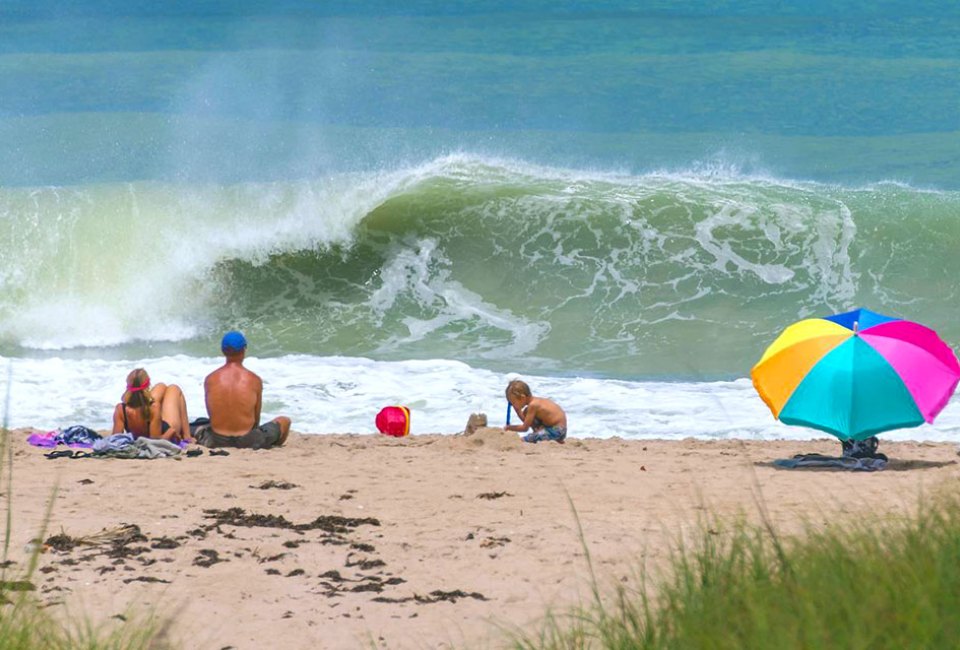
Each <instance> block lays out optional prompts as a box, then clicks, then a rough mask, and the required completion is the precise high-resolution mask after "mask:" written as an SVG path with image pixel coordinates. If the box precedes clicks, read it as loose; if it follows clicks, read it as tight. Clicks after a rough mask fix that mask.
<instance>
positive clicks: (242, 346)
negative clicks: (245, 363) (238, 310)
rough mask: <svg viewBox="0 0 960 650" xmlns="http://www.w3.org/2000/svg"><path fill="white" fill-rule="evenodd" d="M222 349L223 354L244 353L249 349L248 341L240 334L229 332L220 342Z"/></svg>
mask: <svg viewBox="0 0 960 650" xmlns="http://www.w3.org/2000/svg"><path fill="white" fill-rule="evenodd" d="M220 349H221V350H222V351H223V352H242V351H244V350H246V349H247V339H245V338H243V334H241V333H240V332H236V331H233V332H227V333H226V334H224V335H223V340H222V341H220Z"/></svg>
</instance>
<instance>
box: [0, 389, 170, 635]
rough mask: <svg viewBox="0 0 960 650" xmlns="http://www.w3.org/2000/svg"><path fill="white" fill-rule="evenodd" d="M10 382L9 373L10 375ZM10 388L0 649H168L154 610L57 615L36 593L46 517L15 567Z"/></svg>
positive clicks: (0, 440)
mask: <svg viewBox="0 0 960 650" xmlns="http://www.w3.org/2000/svg"><path fill="white" fill-rule="evenodd" d="M8 387H9V376H8ZM9 407H10V396H9V388H8V390H7V397H6V403H5V408H4V421H3V428H2V429H0V486H2V487H0V490H2V494H3V502H4V507H5V510H6V512H5V517H4V536H3V551H2V560H0V650H37V649H38V648H43V649H44V650H141V649H142V650H147V649H149V650H166V649H167V648H170V647H172V645H171V644H170V643H169V640H168V638H167V626H166V625H164V624H162V623H161V621H160V620H159V619H158V618H157V617H155V616H153V615H151V614H149V613H148V614H146V615H144V614H142V613H138V612H130V613H129V614H125V615H122V616H120V617H115V618H117V620H114V621H111V622H108V623H103V624H100V625H94V624H92V623H91V621H90V619H89V618H88V617H85V616H67V617H66V619H65V620H61V619H58V618H55V617H54V616H52V615H51V613H50V612H49V611H48V610H47V609H45V608H44V607H43V605H42V604H41V603H40V602H39V601H38V599H37V598H36V590H37V588H36V585H35V583H34V576H35V575H36V570H37V564H38V561H39V555H40V552H41V551H42V544H41V543H40V541H39V540H42V539H43V538H44V533H45V528H46V523H44V526H43V528H42V529H41V530H40V531H37V535H36V537H35V538H34V540H35V543H33V544H31V546H32V548H33V550H32V552H31V554H30V559H29V562H28V563H27V565H26V566H25V567H22V568H18V569H12V567H13V566H14V563H13V562H12V561H10V545H11V542H12V531H13V517H14V510H13V481H12V477H13V451H12V449H13V447H12V444H11V440H10V435H11V434H10V429H9V427H8V422H7V416H6V413H9V410H10V408H9ZM55 496H56V488H54V491H53V494H52V495H51V498H50V499H49V500H48V502H47V513H46V516H45V517H44V522H48V521H49V520H50V510H51V508H52V504H53V502H54V497H55Z"/></svg>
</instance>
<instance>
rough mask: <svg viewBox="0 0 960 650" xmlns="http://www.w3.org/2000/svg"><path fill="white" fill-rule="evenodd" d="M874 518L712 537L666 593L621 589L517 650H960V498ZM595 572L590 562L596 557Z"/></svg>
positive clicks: (866, 511)
mask: <svg viewBox="0 0 960 650" xmlns="http://www.w3.org/2000/svg"><path fill="white" fill-rule="evenodd" d="M862 507H863V511H862V513H860V514H859V515H858V516H856V517H847V518H846V519H844V520H843V521H842V522H836V523H834V524H832V525H828V526H827V527H823V528H819V529H815V528H813V527H812V526H808V529H807V530H806V532H805V534H803V535H800V536H797V537H791V538H785V537H783V536H781V535H779V534H778V533H777V532H776V531H775V530H774V529H773V527H772V526H770V525H769V524H761V525H749V524H746V523H744V522H743V521H742V520H739V521H737V522H735V523H732V524H729V525H728V526H727V528H726V529H724V527H723V526H722V525H721V524H720V523H718V521H713V522H711V523H710V525H704V526H701V529H700V530H699V532H698V534H697V535H696V536H695V541H694V542H693V543H692V544H686V545H678V550H677V551H676V552H675V553H674V555H673V556H672V559H671V562H670V567H669V570H668V571H667V572H666V573H665V576H667V577H666V578H665V579H664V582H663V584H658V585H656V588H655V589H653V590H652V591H651V592H650V593H655V594H657V595H656V596H652V597H648V596H646V595H645V594H646V593H648V592H647V590H646V589H639V590H636V591H631V590H628V589H626V588H624V587H623V586H620V587H618V589H617V590H616V592H615V594H614V597H613V598H609V599H605V600H601V598H600V597H599V594H598V593H597V589H596V587H594V598H593V604H592V605H591V606H589V607H585V608H582V609H580V610H577V611H574V612H571V613H569V614H567V615H564V616H557V615H553V616H550V617H548V618H547V619H546V621H545V622H544V624H543V625H542V626H541V628H540V629H539V630H537V631H536V632H535V633H533V634H524V635H522V636H520V637H518V638H516V639H515V643H514V646H515V647H516V648H518V649H524V650H527V649H531V650H532V649H533V648H537V649H542V648H549V649H558V650H559V649H561V648H563V649H571V648H610V649H624V650H626V649H634V648H651V649H654V648H656V649H660V648H671V649H673V648H684V649H697V648H711V649H724V648H730V649H731V650H733V649H741V648H778V649H779V648H783V649H792V648H797V649H799V648H804V649H817V648H823V649H828V648H829V649H836V648H864V649H866V648H870V649H885V648H890V649H894V648H897V649H900V648H927V649H931V648H955V647H957V639H958V638H960V616H958V614H957V612H960V497H955V496H941V497H938V498H936V499H933V500H931V501H930V502H929V503H927V504H925V505H922V506H921V507H920V508H919V510H918V512H917V514H916V515H913V516H911V517H903V518H899V519H895V518H885V517H882V516H877V515H875V513H873V512H871V509H870V504H867V503H864V504H862ZM588 561H589V558H588Z"/></svg>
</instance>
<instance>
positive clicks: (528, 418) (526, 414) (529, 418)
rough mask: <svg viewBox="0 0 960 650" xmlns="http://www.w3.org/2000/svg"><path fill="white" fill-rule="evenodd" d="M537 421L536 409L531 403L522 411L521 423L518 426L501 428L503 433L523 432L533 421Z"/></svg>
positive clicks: (512, 425)
mask: <svg viewBox="0 0 960 650" xmlns="http://www.w3.org/2000/svg"><path fill="white" fill-rule="evenodd" d="M536 419H537V407H536V406H534V405H533V402H531V403H530V404H527V408H526V409H524V411H523V422H521V423H520V424H511V425H508V426H505V427H503V430H504V431H518V432H523V431H526V430H527V429H529V428H530V427H532V426H533V421H534V420H536Z"/></svg>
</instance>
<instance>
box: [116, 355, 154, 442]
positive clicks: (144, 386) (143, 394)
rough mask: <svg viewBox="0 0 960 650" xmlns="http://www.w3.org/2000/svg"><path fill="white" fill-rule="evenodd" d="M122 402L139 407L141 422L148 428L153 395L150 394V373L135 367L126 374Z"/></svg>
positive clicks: (131, 406)
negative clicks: (141, 416)
mask: <svg viewBox="0 0 960 650" xmlns="http://www.w3.org/2000/svg"><path fill="white" fill-rule="evenodd" d="M123 404H124V406H129V407H130V408H138V409H140V413H141V414H142V415H143V424H144V426H146V427H147V428H148V429H149V427H150V407H151V405H153V395H151V394H150V375H148V374H147V371H146V370H144V369H143V368H135V369H134V370H132V371H130V374H129V375H127V390H125V391H124V392H123Z"/></svg>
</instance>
